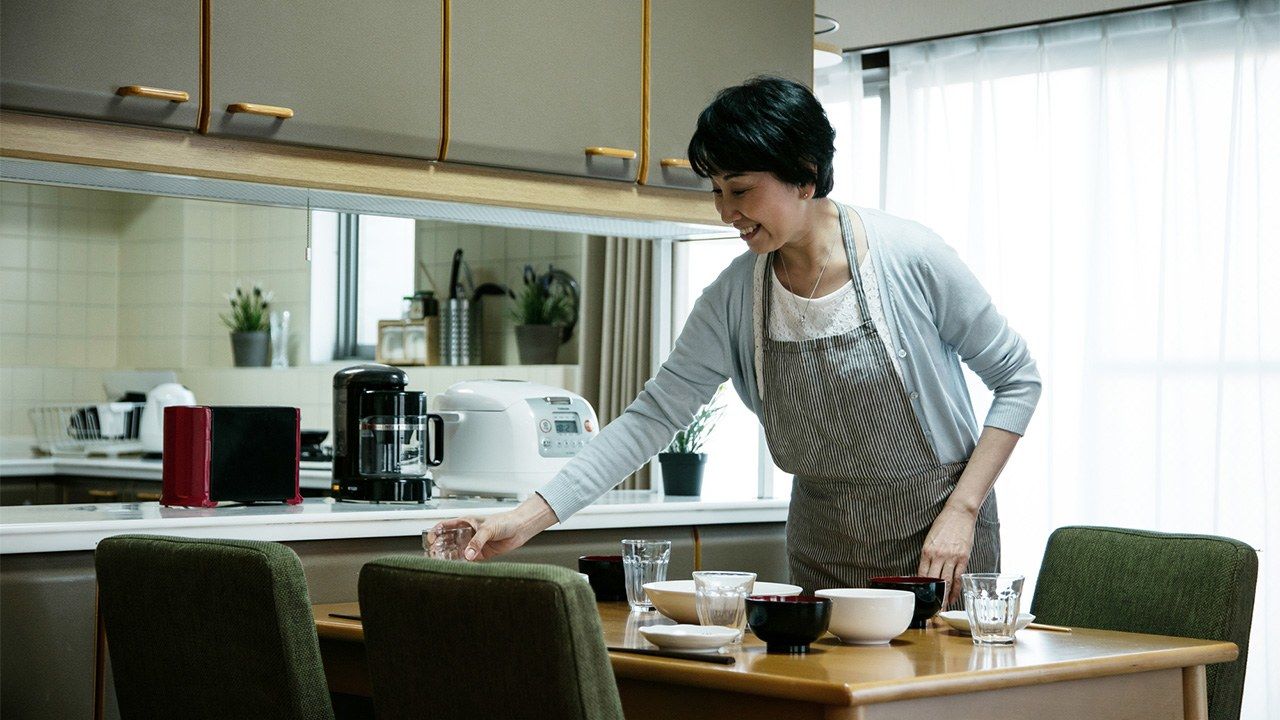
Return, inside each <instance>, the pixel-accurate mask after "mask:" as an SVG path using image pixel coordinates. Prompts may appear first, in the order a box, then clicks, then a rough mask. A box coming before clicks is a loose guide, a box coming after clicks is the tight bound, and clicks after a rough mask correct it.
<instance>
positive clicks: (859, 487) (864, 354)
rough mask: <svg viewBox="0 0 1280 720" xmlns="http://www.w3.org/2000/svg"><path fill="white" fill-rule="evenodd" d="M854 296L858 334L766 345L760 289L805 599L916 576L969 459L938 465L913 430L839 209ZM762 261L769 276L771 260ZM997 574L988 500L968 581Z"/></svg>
mask: <svg viewBox="0 0 1280 720" xmlns="http://www.w3.org/2000/svg"><path fill="white" fill-rule="evenodd" d="M837 206H838V207H839V210H840V232H841V235H842V236H843V239H844V246H845V251H846V254H847V255H848V258H849V266H850V268H849V269H850V272H851V274H852V275H853V290H854V292H855V293H857V300H858V314H859V319H860V320H861V323H860V325H859V326H858V327H856V328H854V329H853V330H851V331H849V332H847V333H845V334H843V335H834V336H830V337H820V338H811V339H807V340H802V341H799V342H784V341H779V340H772V339H770V338H769V337H768V334H767V333H768V328H769V312H770V305H771V298H770V295H771V285H772V283H770V282H768V277H767V275H764V274H763V273H761V274H760V275H759V276H758V277H757V278H756V282H761V283H763V287H762V288H761V292H762V293H763V304H762V310H763V324H762V326H761V327H762V330H761V332H763V333H765V335H764V340H763V365H764V367H763V375H762V377H763V381H764V390H765V392H764V408H763V409H764V418H763V420H764V428H765V436H766V438H767V439H768V442H769V450H770V451H771V452H772V453H773V460H774V462H775V463H776V464H777V465H778V467H780V468H782V469H783V470H784V471H786V472H789V473H792V474H794V475H795V482H794V484H793V486H792V490H791V507H790V511H789V513H788V516H787V559H788V563H789V565H790V569H791V581H792V582H793V583H795V584H797V585H800V586H801V587H803V588H804V590H805V592H813V591H814V590H821V589H823V588H834V587H865V586H866V584H867V579H868V578H871V577H875V576H878V575H915V574H916V572H917V570H918V568H919V563H920V550H921V548H922V547H923V545H924V539H925V536H926V535H927V534H928V532H929V528H930V527H931V526H932V525H933V521H934V519H936V518H937V517H938V513H939V512H940V511H941V510H942V507H943V505H944V504H945V503H946V501H947V497H948V496H950V495H951V491H952V490H953V489H954V488H955V484H956V482H957V481H958V480H959V478H960V473H961V472H962V471H963V470H964V467H965V464H966V461H961V462H955V463H949V464H945V465H944V464H942V463H941V462H939V460H938V456H937V453H935V452H934V450H933V447H932V446H931V445H930V444H929V442H928V440H927V439H926V438H925V436H924V432H923V430H921V428H920V423H919V422H918V421H917V420H916V416H915V413H914V411H913V410H912V408H911V402H910V400H909V399H908V398H907V392H906V389H905V387H904V386H903V383H902V379H901V377H899V375H898V373H897V372H896V371H895V369H894V367H893V361H892V360H891V359H890V357H889V353H888V351H887V350H886V348H885V345H884V342H883V341H882V340H881V338H880V333H879V331H878V330H877V329H876V326H875V324H874V323H873V322H872V320H871V316H870V314H869V313H868V311H867V301H866V295H865V294H864V290H863V285H862V275H861V273H859V272H858V267H857V257H858V253H857V249H856V248H857V245H856V244H855V241H854V227H855V225H856V227H857V230H858V232H859V233H860V234H861V232H862V227H861V225H862V223H861V219H860V218H857V216H856V215H855V216H854V217H853V219H852V220H851V219H850V217H849V213H850V211H849V210H847V209H846V208H845V207H844V206H843V205H839V204H837ZM769 260H770V261H769V262H765V263H760V266H761V267H762V268H763V269H764V272H765V273H769V272H773V270H772V267H771V265H772V261H773V258H772V257H770V259H769ZM999 566H1000V535H999V522H998V520H997V516H996V497H995V492H994V491H992V492H991V493H990V494H989V495H988V497H987V499H986V501H985V502H984V503H983V504H982V508H981V510H980V511H979V514H978V522H977V524H976V526H975V532H974V543H973V550H972V552H971V554H970V556H969V572H992V571H995V570H998V569H999Z"/></svg>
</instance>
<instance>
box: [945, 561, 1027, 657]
mask: <svg viewBox="0 0 1280 720" xmlns="http://www.w3.org/2000/svg"><path fill="white" fill-rule="evenodd" d="M1022 579H1023V578H1022V576H1021V575H1006V574H1003V573H965V574H964V575H961V576H960V582H961V584H962V585H963V586H964V611H965V613H966V614H967V615H968V616H969V632H970V634H971V635H972V636H973V644H974V645H1009V644H1012V643H1013V633H1014V629H1015V628H1016V627H1017V623H1018V613H1019V612H1020V611H1021V604H1022Z"/></svg>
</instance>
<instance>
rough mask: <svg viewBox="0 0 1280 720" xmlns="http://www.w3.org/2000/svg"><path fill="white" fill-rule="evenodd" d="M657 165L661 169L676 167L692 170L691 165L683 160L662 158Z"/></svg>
mask: <svg viewBox="0 0 1280 720" xmlns="http://www.w3.org/2000/svg"><path fill="white" fill-rule="evenodd" d="M658 164H659V165H661V166H662V167H678V168H684V169H685V170H692V169H693V163H691V162H689V161H688V160H685V159H684V158H662V159H661V160H659V161H658Z"/></svg>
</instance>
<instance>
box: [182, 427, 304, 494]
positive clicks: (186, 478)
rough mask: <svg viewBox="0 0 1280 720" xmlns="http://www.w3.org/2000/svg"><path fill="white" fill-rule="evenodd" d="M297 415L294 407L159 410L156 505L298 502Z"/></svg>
mask: <svg viewBox="0 0 1280 720" xmlns="http://www.w3.org/2000/svg"><path fill="white" fill-rule="evenodd" d="M301 449H302V431H301V412H300V411H299V410H298V408H293V407H273V406H265V405H264V406H257V405H254V406H208V405H183V406H172V407H167V408H165V409H164V455H163V460H162V462H163V466H164V481H163V487H162V489H161V494H160V504H161V505H170V506H183V507H217V505H218V503H219V502H224V501H225V502H237V503H255V502H283V503H286V504H289V505H297V504H298V503H300V502H302V493H301V491H300V489H299V485H298V456H299V453H300V452H301Z"/></svg>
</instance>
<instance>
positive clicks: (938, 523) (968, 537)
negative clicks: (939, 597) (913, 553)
mask: <svg viewBox="0 0 1280 720" xmlns="http://www.w3.org/2000/svg"><path fill="white" fill-rule="evenodd" d="M977 522H978V515H977V513H973V512H969V511H968V510H965V509H962V508H957V507H953V506H952V505H951V504H947V505H945V506H943V508H942V512H940V513H938V517H937V518H936V519H935V520H934V521H933V526H932V527H930V528H929V534H928V535H927V536H925V539H924V547H923V548H922V549H921V550H920V569H919V571H918V572H919V573H920V574H921V575H924V576H926V577H939V578H942V579H943V580H946V581H947V599H946V602H945V603H944V604H943V607H944V608H945V607H947V606H948V605H950V604H951V603H953V602H955V601H956V600H957V599H959V598H960V592H961V590H960V576H961V575H963V574H964V573H966V572H968V570H969V552H970V551H971V550H973V530H974V526H975V525H976V524H977Z"/></svg>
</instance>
